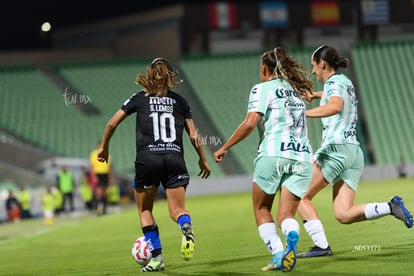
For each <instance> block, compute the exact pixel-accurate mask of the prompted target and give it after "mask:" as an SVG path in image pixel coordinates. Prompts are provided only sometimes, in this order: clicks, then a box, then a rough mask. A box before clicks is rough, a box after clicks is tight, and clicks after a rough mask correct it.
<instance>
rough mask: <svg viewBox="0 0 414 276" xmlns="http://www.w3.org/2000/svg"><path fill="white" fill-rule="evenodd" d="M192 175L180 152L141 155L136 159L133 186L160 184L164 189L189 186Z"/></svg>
mask: <svg viewBox="0 0 414 276" xmlns="http://www.w3.org/2000/svg"><path fill="white" fill-rule="evenodd" d="M189 181H190V176H189V175H188V172H187V167H186V165H185V161H184V158H183V157H182V156H181V155H178V154H158V155H157V154H151V155H149V154H148V155H140V156H139V157H137V160H136V161H135V179H134V183H133V184H132V187H133V188H134V189H135V188H144V189H149V188H151V187H153V186H157V187H158V186H159V185H160V184H161V185H162V186H163V188H164V189H168V188H174V187H179V186H184V188H186V187H187V185H188V183H189Z"/></svg>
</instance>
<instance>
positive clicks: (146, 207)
mask: <svg viewBox="0 0 414 276" xmlns="http://www.w3.org/2000/svg"><path fill="white" fill-rule="evenodd" d="M157 191H158V186H156V185H153V186H152V187H151V188H149V189H144V188H135V191H134V195H135V202H136V205H137V209H138V214H139V218H140V224H141V227H142V232H143V233H144V236H145V240H146V241H147V243H148V245H149V248H150V251H151V255H152V257H151V260H150V262H149V263H148V264H147V265H146V266H145V267H143V268H142V269H141V271H142V272H150V271H159V270H163V269H164V267H165V265H164V261H163V259H162V255H161V253H162V246H161V240H160V234H159V230H158V226H157V224H156V222H155V218H154V216H153V214H152V210H153V208H154V200H155V196H156V194H157Z"/></svg>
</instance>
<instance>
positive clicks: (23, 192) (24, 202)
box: [17, 185, 32, 219]
mask: <svg viewBox="0 0 414 276" xmlns="http://www.w3.org/2000/svg"><path fill="white" fill-rule="evenodd" d="M17 200H18V201H19V203H20V206H21V215H22V219H28V218H31V217H32V215H31V213H30V204H31V200H32V196H31V194H30V193H29V191H28V190H27V189H26V188H25V187H24V185H21V186H20V190H19V192H18V194H17Z"/></svg>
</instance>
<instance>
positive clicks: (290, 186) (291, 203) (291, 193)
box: [277, 160, 312, 271]
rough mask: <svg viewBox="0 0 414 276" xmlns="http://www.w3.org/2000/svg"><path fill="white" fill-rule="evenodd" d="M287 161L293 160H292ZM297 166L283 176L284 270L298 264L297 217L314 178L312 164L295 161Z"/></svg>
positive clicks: (280, 212)
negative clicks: (299, 207) (302, 200)
mask: <svg viewBox="0 0 414 276" xmlns="http://www.w3.org/2000/svg"><path fill="white" fill-rule="evenodd" d="M286 162H292V161H291V160H289V161H286ZM288 164H289V163H288ZM288 167H291V168H295V169H294V170H293V171H291V172H289V173H287V174H285V175H284V177H283V178H282V180H281V182H282V183H283V185H282V187H281V189H280V200H279V207H278V213H277V221H278V224H279V225H280V228H281V230H282V233H283V235H284V237H285V240H286V249H285V251H284V253H283V258H282V270H283V271H291V270H292V269H293V268H294V267H295V264H296V256H297V255H296V250H297V244H298V242H299V229H300V228H299V223H298V222H297V220H296V218H295V214H296V212H297V209H298V206H299V204H300V202H301V198H303V197H304V195H305V194H306V192H307V190H308V188H309V185H310V182H311V179H312V164H310V163H307V162H294V163H293V164H291V165H290V166H288Z"/></svg>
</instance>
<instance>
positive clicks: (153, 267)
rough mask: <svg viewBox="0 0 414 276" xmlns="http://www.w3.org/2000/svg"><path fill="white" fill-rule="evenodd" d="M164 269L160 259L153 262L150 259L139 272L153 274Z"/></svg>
mask: <svg viewBox="0 0 414 276" xmlns="http://www.w3.org/2000/svg"><path fill="white" fill-rule="evenodd" d="M164 269H165V264H164V261H163V260H162V259H160V260H155V259H151V260H150V262H149V263H148V264H147V265H146V266H144V267H143V268H141V272H154V271H162V270H164Z"/></svg>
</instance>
